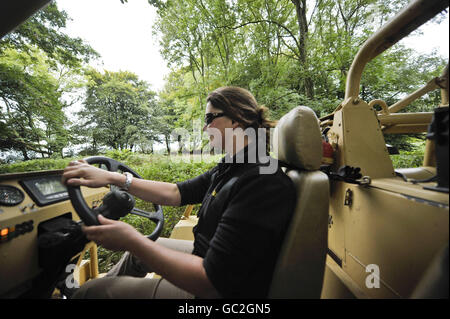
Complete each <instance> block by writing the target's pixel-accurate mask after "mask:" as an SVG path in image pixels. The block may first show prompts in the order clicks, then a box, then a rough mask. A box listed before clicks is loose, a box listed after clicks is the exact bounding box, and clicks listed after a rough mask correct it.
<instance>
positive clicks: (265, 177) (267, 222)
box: [177, 148, 295, 298]
mask: <svg viewBox="0 0 450 319" xmlns="http://www.w3.org/2000/svg"><path fill="white" fill-rule="evenodd" d="M241 152H244V154H245V162H244V163H225V158H226V157H225V158H223V159H222V161H221V162H220V163H219V164H218V165H217V166H215V167H214V168H213V169H211V170H209V171H207V172H206V173H204V174H202V175H200V176H198V177H195V178H193V179H190V180H187V181H185V182H181V183H177V185H178V188H179V190H180V194H181V205H186V204H197V203H202V205H201V208H200V211H199V213H198V217H199V221H198V224H197V225H196V226H195V227H194V230H193V231H194V238H195V240H194V251H193V254H195V255H197V256H200V257H202V258H204V260H203V266H204V267H205V271H206V274H207V276H208V278H209V280H210V281H211V283H212V284H213V286H214V287H215V288H216V290H217V291H218V292H219V293H220V294H221V296H222V297H224V298H266V297H267V295H268V292H269V288H270V283H271V279H272V274H273V271H274V268H275V264H276V261H277V257H278V254H279V251H280V248H281V245H282V243H283V239H284V235H285V234H286V231H287V228H288V225H289V222H290V220H291V216H292V214H293V211H294V207H295V188H294V184H293V183H292V181H291V180H290V178H289V177H287V176H286V174H284V172H283V171H282V170H281V169H280V167H278V169H277V170H276V172H275V173H274V174H260V167H261V166H262V165H263V164H261V163H249V160H248V158H247V156H246V154H247V148H245V149H244V150H243V151H241ZM240 154H242V153H240ZM235 158H236V157H234V161H235ZM230 180H233V182H231V183H230V184H227V182H229V181H230Z"/></svg>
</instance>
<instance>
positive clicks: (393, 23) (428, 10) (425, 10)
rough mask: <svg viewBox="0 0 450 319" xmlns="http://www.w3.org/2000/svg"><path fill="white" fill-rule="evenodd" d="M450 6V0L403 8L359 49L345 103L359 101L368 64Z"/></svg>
mask: <svg viewBox="0 0 450 319" xmlns="http://www.w3.org/2000/svg"><path fill="white" fill-rule="evenodd" d="M448 6H449V0H415V1H412V2H411V3H409V4H408V5H407V6H406V7H405V8H403V9H402V10H401V11H400V12H399V13H398V14H397V15H395V16H394V17H393V18H392V19H391V20H389V21H388V22H387V23H386V24H385V25H384V26H383V27H382V28H381V29H379V30H378V31H377V32H375V33H374V34H373V35H372V36H371V37H370V38H369V39H367V40H366V42H365V43H364V45H363V46H362V47H361V48H360V49H359V51H358V53H357V54H356V57H355V59H354V60H353V63H352V65H351V67H350V70H349V72H348V77H347V84H346V88H345V100H347V99H348V98H357V97H358V95H359V86H360V83H361V76H362V72H363V70H364V68H365V66H366V64H367V63H369V62H370V61H371V60H373V59H374V58H375V57H377V56H378V55H379V54H381V53H382V52H384V51H386V50H387V49H388V48H390V47H391V46H393V45H394V44H395V43H397V42H398V41H400V40H401V39H403V38H404V37H406V36H407V35H408V34H410V33H411V32H412V31H414V30H415V29H417V28H418V27H420V26H421V25H422V24H424V23H425V22H427V21H428V20H430V19H431V18H433V17H434V16H436V15H437V14H438V13H439V12H441V11H443V10H445V9H446V8H447V7H448Z"/></svg>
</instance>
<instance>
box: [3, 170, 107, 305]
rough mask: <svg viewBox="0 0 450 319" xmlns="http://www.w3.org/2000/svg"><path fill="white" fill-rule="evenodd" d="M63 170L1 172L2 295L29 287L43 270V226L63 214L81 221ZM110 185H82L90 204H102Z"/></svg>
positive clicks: (12, 293) (13, 294)
mask: <svg viewBox="0 0 450 319" xmlns="http://www.w3.org/2000/svg"><path fill="white" fill-rule="evenodd" d="M62 173H63V171H62V170H51V171H40V172H26V173H14V174H1V175H0V298H2V297H14V296H15V295H18V294H20V292H21V291H24V290H26V289H27V285H30V284H31V280H32V279H33V278H34V277H35V276H36V275H37V274H39V272H40V271H41V269H40V267H39V263H38V257H39V256H38V234H39V231H40V225H41V224H42V223H44V222H47V221H49V220H52V219H54V218H59V217H61V216H64V217H67V218H70V219H73V220H79V217H78V215H77V214H76V212H75V210H74V208H73V206H72V204H71V202H70V200H69V195H68V193H67V188H66V186H65V185H63V184H62V183H61V175H62ZM108 191H109V188H107V187H102V188H87V187H81V192H82V194H83V196H84V198H85V200H86V203H87V204H88V205H89V206H90V207H93V206H99V205H100V204H101V202H102V199H103V197H104V195H105V194H106V193H108Z"/></svg>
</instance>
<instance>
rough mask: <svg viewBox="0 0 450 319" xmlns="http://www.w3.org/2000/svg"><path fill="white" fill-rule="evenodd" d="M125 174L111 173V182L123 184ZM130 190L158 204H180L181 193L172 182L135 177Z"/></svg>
mask: <svg viewBox="0 0 450 319" xmlns="http://www.w3.org/2000/svg"><path fill="white" fill-rule="evenodd" d="M125 179H126V178H125V175H123V174H119V173H113V174H111V180H110V184H114V185H117V186H119V187H120V186H123V185H124V184H125ZM128 192H129V193H130V194H132V195H134V196H137V197H139V198H140V199H143V200H145V201H148V202H152V203H154V204H158V205H167V206H179V205H180V203H181V195H180V191H179V190H178V186H177V185H176V184H172V183H166V182H158V181H150V180H145V179H139V178H133V180H132V182H131V185H130V186H129V188H128Z"/></svg>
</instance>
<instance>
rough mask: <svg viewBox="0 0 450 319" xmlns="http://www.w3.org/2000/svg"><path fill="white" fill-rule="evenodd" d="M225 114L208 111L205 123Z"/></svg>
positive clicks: (209, 122)
mask: <svg viewBox="0 0 450 319" xmlns="http://www.w3.org/2000/svg"><path fill="white" fill-rule="evenodd" d="M222 116H225V113H206V114H205V125H209V124H211V123H212V122H213V121H214V120H215V119H216V118H218V117H222Z"/></svg>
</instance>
